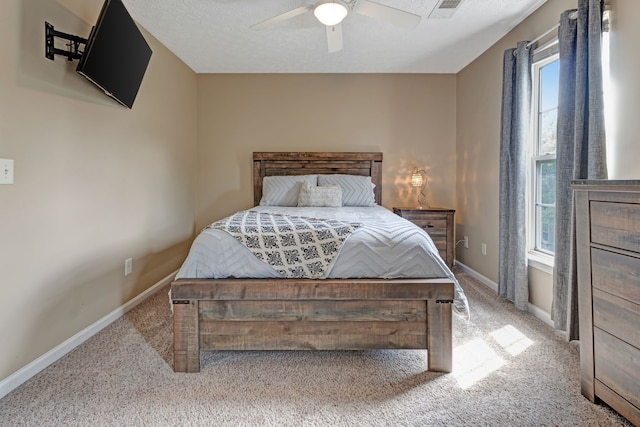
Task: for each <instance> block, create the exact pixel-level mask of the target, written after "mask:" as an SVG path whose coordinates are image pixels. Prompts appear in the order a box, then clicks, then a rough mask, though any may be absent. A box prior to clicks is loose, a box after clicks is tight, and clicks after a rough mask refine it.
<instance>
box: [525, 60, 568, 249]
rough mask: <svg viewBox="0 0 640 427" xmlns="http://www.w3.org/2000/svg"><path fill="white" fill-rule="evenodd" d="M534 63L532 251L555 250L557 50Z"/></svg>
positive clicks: (531, 199)
mask: <svg viewBox="0 0 640 427" xmlns="http://www.w3.org/2000/svg"><path fill="white" fill-rule="evenodd" d="M545 56H546V57H543V58H542V59H538V60H537V61H536V60H535V59H536V58H535V57H534V61H535V62H534V65H533V126H532V129H533V138H532V147H531V168H530V170H531V174H530V188H531V197H530V205H531V213H530V223H531V224H530V227H529V230H530V232H529V235H530V239H529V241H530V243H529V246H530V250H531V251H532V252H533V253H535V254H540V255H547V256H553V255H554V252H555V234H556V232H555V210H556V207H555V206H556V205H555V201H556V135H557V122H558V80H559V77H560V76H559V71H560V61H559V60H558V54H557V52H551V53H549V52H547V54H546V55H545Z"/></svg>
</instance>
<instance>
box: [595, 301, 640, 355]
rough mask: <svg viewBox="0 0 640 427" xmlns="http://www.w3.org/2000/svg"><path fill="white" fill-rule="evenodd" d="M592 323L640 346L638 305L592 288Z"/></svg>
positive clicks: (639, 306) (639, 309) (639, 307)
mask: <svg viewBox="0 0 640 427" xmlns="http://www.w3.org/2000/svg"><path fill="white" fill-rule="evenodd" d="M593 325H594V326H596V327H598V328H600V329H602V330H604V331H607V332H609V333H610V334H612V335H615V336H616V337H618V338H620V339H621V340H624V341H626V342H628V343H629V344H631V345H633V346H634V347H638V348H640V305H638V304H634V303H632V302H629V301H627V300H625V299H622V298H619V297H616V296H614V295H611V294H608V293H606V292H603V291H601V290H599V289H594V290H593Z"/></svg>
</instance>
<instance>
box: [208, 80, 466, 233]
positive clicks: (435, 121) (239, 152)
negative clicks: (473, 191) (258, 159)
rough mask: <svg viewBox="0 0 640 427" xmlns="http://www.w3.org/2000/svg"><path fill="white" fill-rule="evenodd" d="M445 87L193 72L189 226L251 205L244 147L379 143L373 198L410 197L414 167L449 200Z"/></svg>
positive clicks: (408, 201)
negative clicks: (194, 187)
mask: <svg viewBox="0 0 640 427" xmlns="http://www.w3.org/2000/svg"><path fill="white" fill-rule="evenodd" d="M455 93H456V88H455V76H454V75H384V74H362V75H353V74H337V75H336V74H324V75H314V74H304V75H296V74H294V75H290V74H288V75H259V74H258V75H255V74H251V75H199V76H198V115H199V120H198V123H199V132H198V140H199V145H198V198H197V199H198V207H197V214H196V218H197V220H196V222H197V226H198V228H199V227H202V226H204V225H206V224H207V223H209V222H211V221H212V220H215V219H219V218H221V217H223V216H226V215H228V214H230V213H232V212H233V211H235V210H238V209H245V208H248V207H250V206H251V203H252V200H253V196H252V170H251V165H252V163H251V155H252V152H253V151H382V152H383V153H384V161H383V173H382V177H383V184H382V186H383V189H382V201H383V205H385V206H387V207H391V206H398V205H415V204H416V199H415V192H414V191H413V189H412V188H411V187H410V186H409V180H410V173H411V168H412V166H419V167H421V168H427V169H429V173H430V175H431V176H432V177H433V180H432V182H431V193H432V195H431V198H430V199H429V200H430V202H431V204H432V205H437V206H447V207H454V206H455V202H456V199H455V182H456V170H455V156H456V149H455V145H456V141H455V126H456V120H455V111H456V110H455V102H456V95H455Z"/></svg>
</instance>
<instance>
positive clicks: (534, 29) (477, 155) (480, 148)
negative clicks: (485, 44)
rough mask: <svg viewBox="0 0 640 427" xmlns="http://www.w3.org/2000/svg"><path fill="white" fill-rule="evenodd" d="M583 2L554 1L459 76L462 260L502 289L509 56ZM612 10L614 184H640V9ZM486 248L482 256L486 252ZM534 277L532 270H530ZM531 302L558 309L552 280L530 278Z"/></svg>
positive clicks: (628, 4) (627, 4) (629, 4)
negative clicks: (502, 164)
mask: <svg viewBox="0 0 640 427" xmlns="http://www.w3.org/2000/svg"><path fill="white" fill-rule="evenodd" d="M576 5H577V2H576V0H553V1H548V2H547V3H546V4H545V5H543V6H542V7H541V8H539V9H538V10H537V11H536V12H535V13H534V14H532V15H531V16H530V17H529V18H527V19H526V20H525V21H524V22H523V23H521V24H520V25H518V26H517V27H516V28H515V29H514V30H513V31H511V32H510V33H509V34H508V35H507V36H505V37H504V38H503V39H502V40H500V41H499V42H498V43H496V44H495V45H494V46H492V47H491V48H490V49H488V50H487V51H486V52H485V53H483V54H482V55H481V56H480V57H479V58H477V59H476V60H475V61H474V62H473V63H471V64H470V65H469V66H467V67H466V68H465V69H464V70H462V71H461V72H460V73H458V75H457V112H456V120H457V128H456V132H457V133H456V141H457V158H456V161H457V170H458V182H457V208H458V212H457V214H456V223H457V235H458V236H459V238H460V236H463V235H467V236H469V249H464V248H462V247H461V246H458V249H457V259H458V260H460V261H461V262H462V263H464V264H465V265H467V266H469V267H471V268H472V269H474V270H476V271H478V272H479V273H481V274H482V275H484V276H486V277H488V278H489V279H491V280H493V281H495V282H497V281H498V201H499V198H498V160H499V148H500V98H501V91H502V89H501V82H502V55H503V52H504V50H505V49H507V48H510V47H514V46H515V44H516V42H517V41H519V40H531V39H534V38H535V37H537V36H538V35H540V34H542V33H544V32H545V31H547V30H548V29H549V28H551V27H552V26H554V25H556V24H557V22H558V18H559V16H560V13H561V12H562V11H564V10H566V9H571V8H575V7H576ZM611 5H612V18H611V20H612V33H611V80H612V82H613V91H612V95H613V96H614V99H613V111H614V112H615V115H614V116H613V121H612V125H613V126H612V132H611V134H610V135H609V141H608V149H607V155H608V156H609V164H610V177H611V178H629V179H631V178H636V179H637V178H640V169H639V168H638V166H637V165H638V159H639V158H640V144H638V139H637V135H638V134H640V122H639V121H638V120H637V119H636V116H637V113H638V111H640V83H639V82H638V78H637V76H638V74H639V72H640V60H639V59H638V56H637V55H634V54H633V52H635V50H636V49H635V46H636V45H637V43H638V42H639V41H640V28H639V27H638V26H637V19H636V18H637V17H638V16H640V2H636V1H623V0H617V1H616V0H614V1H612V2H611ZM482 242H486V244H487V255H486V256H482V255H481V253H480V252H481V251H480V245H481V243H482ZM529 269H530V270H531V269H532V268H531V267H530V268H529ZM529 278H530V284H529V288H530V302H531V303H533V304H534V305H536V306H538V307H539V308H541V309H543V310H544V311H546V312H547V313H548V312H550V309H551V293H552V277H551V275H550V274H548V273H545V272H542V271H540V270H536V271H530V272H529Z"/></svg>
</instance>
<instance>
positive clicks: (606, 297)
mask: <svg viewBox="0 0 640 427" xmlns="http://www.w3.org/2000/svg"><path fill="white" fill-rule="evenodd" d="M573 190H574V196H575V203H576V231H577V236H576V241H577V262H578V305H579V312H580V314H579V321H580V370H581V389H582V394H583V395H585V396H586V397H587V398H588V399H589V400H591V401H592V402H595V401H596V399H600V400H602V401H603V402H605V403H606V404H608V405H609V406H611V407H612V408H613V409H615V410H616V411H618V412H619V413H620V414H621V415H623V416H624V417H625V418H627V419H628V420H629V421H631V422H632V423H634V424H635V425H640V180H634V181H608V180H582V181H574V182H573Z"/></svg>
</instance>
